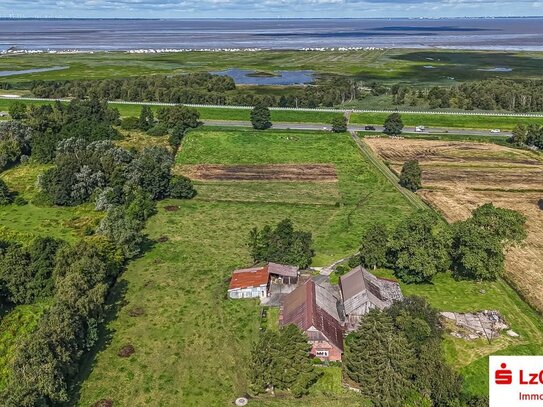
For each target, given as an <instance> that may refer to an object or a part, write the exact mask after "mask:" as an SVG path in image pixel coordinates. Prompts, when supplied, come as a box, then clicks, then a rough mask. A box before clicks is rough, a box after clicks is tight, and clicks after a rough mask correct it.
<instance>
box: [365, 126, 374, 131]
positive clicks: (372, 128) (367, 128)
mask: <svg viewBox="0 0 543 407" xmlns="http://www.w3.org/2000/svg"><path fill="white" fill-rule="evenodd" d="M364 130H368V131H375V127H374V126H366V127H364Z"/></svg>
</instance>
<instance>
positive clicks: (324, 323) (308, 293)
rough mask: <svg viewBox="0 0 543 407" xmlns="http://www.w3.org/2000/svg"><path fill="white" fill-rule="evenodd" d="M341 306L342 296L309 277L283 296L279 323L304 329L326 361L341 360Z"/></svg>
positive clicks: (322, 358) (317, 352)
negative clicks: (336, 295)
mask: <svg viewBox="0 0 543 407" xmlns="http://www.w3.org/2000/svg"><path fill="white" fill-rule="evenodd" d="M339 306H340V300H339V298H337V297H335V296H334V295H333V294H332V293H331V292H330V291H328V290H326V289H325V288H324V287H321V286H320V285H318V284H316V283H315V282H314V281H313V280H308V281H307V282H305V283H304V284H302V285H300V286H298V287H297V288H296V289H295V290H294V291H292V292H291V293H290V294H288V295H287V296H286V297H285V298H284V300H283V304H282V306H281V310H280V314H279V323H280V325H281V326H286V325H289V324H294V325H296V326H298V328H300V329H301V330H302V331H303V332H305V333H306V335H307V337H308V341H309V343H311V346H312V347H311V354H312V355H313V356H316V357H318V358H319V359H321V360H323V361H337V360H341V355H342V353H343V328H342V325H341V323H340V316H339V313H338V307H339Z"/></svg>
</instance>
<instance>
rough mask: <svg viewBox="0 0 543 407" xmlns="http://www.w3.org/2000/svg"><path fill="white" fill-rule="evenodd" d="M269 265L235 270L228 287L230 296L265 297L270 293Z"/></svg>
mask: <svg viewBox="0 0 543 407" xmlns="http://www.w3.org/2000/svg"><path fill="white" fill-rule="evenodd" d="M269 280H270V274H269V272H268V266H264V267H253V268H248V269H240V270H234V271H233V272H232V278H231V279H230V285H229V288H228V297H230V298H235V299H237V298H263V297H266V296H267V295H268V286H269Z"/></svg>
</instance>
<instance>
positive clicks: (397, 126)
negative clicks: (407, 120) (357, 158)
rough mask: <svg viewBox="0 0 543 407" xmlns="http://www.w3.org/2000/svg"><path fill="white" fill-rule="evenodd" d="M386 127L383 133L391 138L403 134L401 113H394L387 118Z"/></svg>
mask: <svg viewBox="0 0 543 407" xmlns="http://www.w3.org/2000/svg"><path fill="white" fill-rule="evenodd" d="M384 127H385V128H384V130H383V132H384V133H385V134H388V135H389V136H397V135H398V134H402V130H403V121H402V116H400V114H399V113H392V114H391V115H389V116H388V117H387V118H386V120H385V124H384Z"/></svg>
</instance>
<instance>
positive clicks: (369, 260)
mask: <svg viewBox="0 0 543 407" xmlns="http://www.w3.org/2000/svg"><path fill="white" fill-rule="evenodd" d="M388 235H389V233H388V230H387V228H386V227H385V225H383V224H382V223H375V224H373V225H372V226H370V228H369V229H368V230H367V231H366V232H365V233H364V235H362V243H361V245H360V263H361V264H362V265H363V266H364V267H368V268H374V269H375V268H377V267H383V266H385V265H386V264H387V245H388Z"/></svg>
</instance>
